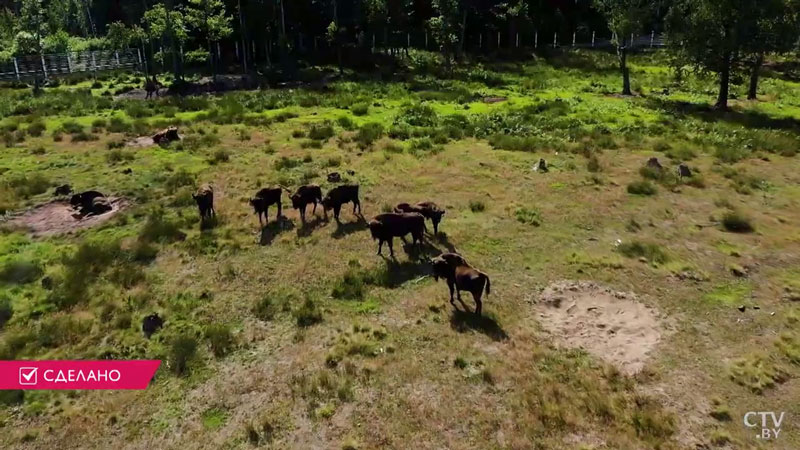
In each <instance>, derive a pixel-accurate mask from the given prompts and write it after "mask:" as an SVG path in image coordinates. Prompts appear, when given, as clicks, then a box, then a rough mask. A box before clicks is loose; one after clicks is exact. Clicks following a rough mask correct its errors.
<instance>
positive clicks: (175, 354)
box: [169, 335, 197, 375]
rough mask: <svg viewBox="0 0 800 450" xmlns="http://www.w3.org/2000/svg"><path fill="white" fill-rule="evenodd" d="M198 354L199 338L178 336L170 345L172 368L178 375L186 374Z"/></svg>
mask: <svg viewBox="0 0 800 450" xmlns="http://www.w3.org/2000/svg"><path fill="white" fill-rule="evenodd" d="M196 354H197V339H195V338H194V337H192V336H188V335H183V336H178V337H176V338H175V339H174V340H173V341H172V344H171V345H170V352H169V364H170V368H171V369H172V371H173V372H174V373H175V374H176V375H184V374H185V373H186V372H187V370H188V369H189V364H190V363H191V361H192V360H193V359H194V357H195V356H196Z"/></svg>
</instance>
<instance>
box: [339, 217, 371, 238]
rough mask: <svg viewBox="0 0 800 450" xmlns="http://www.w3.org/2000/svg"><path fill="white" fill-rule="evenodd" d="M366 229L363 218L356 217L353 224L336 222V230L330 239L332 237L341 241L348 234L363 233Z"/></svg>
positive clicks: (365, 222)
mask: <svg viewBox="0 0 800 450" xmlns="http://www.w3.org/2000/svg"><path fill="white" fill-rule="evenodd" d="M367 228H368V227H367V221H366V219H364V217H363V216H356V220H355V221H354V222H347V223H342V222H337V223H336V230H334V232H333V234H331V237H333V238H334V239H341V238H343V237H345V236H347V235H349V234H353V233H357V232H359V231H364V230H366V229H367Z"/></svg>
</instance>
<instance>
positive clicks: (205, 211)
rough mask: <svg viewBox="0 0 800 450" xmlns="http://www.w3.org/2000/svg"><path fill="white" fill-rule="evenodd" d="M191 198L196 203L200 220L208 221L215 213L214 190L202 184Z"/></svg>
mask: <svg viewBox="0 0 800 450" xmlns="http://www.w3.org/2000/svg"><path fill="white" fill-rule="evenodd" d="M192 198H193V199H194V201H195V203H197V209H198V210H199V211H200V220H206V219H210V218H211V216H213V215H215V214H216V213H217V212H216V211H215V210H214V188H213V187H211V185H209V184H204V185H202V186H200V188H198V189H197V192H196V193H194V194H192Z"/></svg>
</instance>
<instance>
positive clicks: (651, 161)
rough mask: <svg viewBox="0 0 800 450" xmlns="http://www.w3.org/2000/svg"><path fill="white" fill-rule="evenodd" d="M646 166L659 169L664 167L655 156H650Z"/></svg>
mask: <svg viewBox="0 0 800 450" xmlns="http://www.w3.org/2000/svg"><path fill="white" fill-rule="evenodd" d="M647 167H649V168H651V169H656V170H661V169H663V168H664V167H663V166H662V165H661V163H660V162H658V158H656V157H652V158H650V159H648V160H647Z"/></svg>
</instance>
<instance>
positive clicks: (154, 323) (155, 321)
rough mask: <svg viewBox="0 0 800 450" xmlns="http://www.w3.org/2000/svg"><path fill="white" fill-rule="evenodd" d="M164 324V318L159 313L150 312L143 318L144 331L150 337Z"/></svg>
mask: <svg viewBox="0 0 800 450" xmlns="http://www.w3.org/2000/svg"><path fill="white" fill-rule="evenodd" d="M163 326H164V319H162V318H161V316H159V315H158V313H153V314H150V315H149V316H146V317H145V318H144V319H142V332H143V333H144V335H145V336H146V337H147V338H148V339H150V336H152V335H153V333H155V332H156V331H158V329H159V328H161V327H163Z"/></svg>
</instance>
